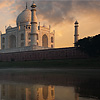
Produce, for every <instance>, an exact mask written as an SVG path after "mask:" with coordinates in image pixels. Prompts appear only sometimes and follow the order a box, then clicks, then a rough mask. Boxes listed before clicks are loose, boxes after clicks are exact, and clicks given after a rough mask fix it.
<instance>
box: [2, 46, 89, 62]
mask: <svg viewBox="0 0 100 100" xmlns="http://www.w3.org/2000/svg"><path fill="white" fill-rule="evenodd" d="M87 57H88V56H87V55H86V54H85V53H84V52H81V51H80V50H78V49H76V48H74V47H72V48H59V49H47V50H34V51H23V52H15V53H1V54H0V61H29V60H44V59H69V58H87Z"/></svg>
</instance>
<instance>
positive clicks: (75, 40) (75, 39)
mask: <svg viewBox="0 0 100 100" xmlns="http://www.w3.org/2000/svg"><path fill="white" fill-rule="evenodd" d="M74 24H75V26H74V27H75V34H74V46H76V44H75V43H76V42H77V41H78V36H79V34H78V24H79V23H78V21H77V20H76V21H75V23H74Z"/></svg>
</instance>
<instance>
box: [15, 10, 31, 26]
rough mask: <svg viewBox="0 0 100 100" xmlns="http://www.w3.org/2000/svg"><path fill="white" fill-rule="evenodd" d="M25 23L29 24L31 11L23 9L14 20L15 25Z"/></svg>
mask: <svg viewBox="0 0 100 100" xmlns="http://www.w3.org/2000/svg"><path fill="white" fill-rule="evenodd" d="M27 22H31V11H30V10H29V9H25V10H24V11H22V12H21V13H20V14H19V15H18V17H17V20H16V24H17V26H18V24H20V25H26V23H27Z"/></svg>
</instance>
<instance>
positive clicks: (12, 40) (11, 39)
mask: <svg viewBox="0 0 100 100" xmlns="http://www.w3.org/2000/svg"><path fill="white" fill-rule="evenodd" d="M15 47H16V37H15V35H10V36H9V48H15Z"/></svg>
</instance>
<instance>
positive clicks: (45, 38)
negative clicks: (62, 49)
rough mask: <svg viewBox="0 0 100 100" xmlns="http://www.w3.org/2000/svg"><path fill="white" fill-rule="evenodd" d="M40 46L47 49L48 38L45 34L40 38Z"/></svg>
mask: <svg viewBox="0 0 100 100" xmlns="http://www.w3.org/2000/svg"><path fill="white" fill-rule="evenodd" d="M42 46H43V47H48V37H47V35H46V34H44V35H43V36H42Z"/></svg>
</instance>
